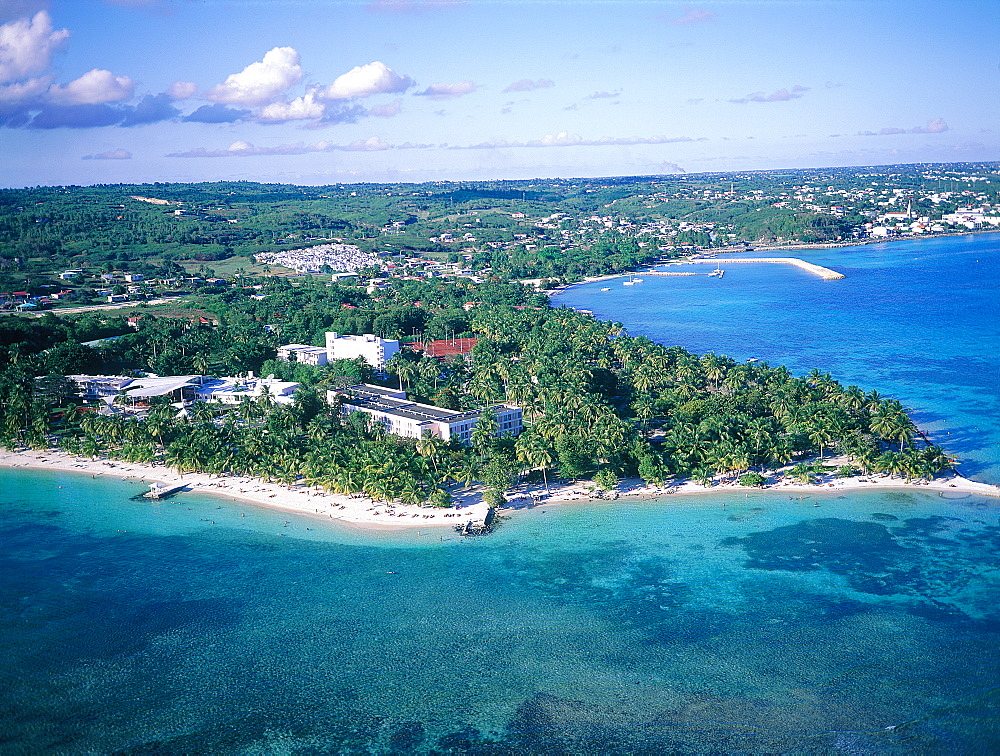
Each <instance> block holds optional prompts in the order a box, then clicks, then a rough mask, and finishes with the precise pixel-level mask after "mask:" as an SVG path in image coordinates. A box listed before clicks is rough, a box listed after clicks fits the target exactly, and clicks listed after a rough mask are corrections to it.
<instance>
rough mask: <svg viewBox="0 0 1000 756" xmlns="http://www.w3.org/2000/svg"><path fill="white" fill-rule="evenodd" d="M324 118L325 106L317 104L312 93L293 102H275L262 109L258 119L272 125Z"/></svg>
mask: <svg viewBox="0 0 1000 756" xmlns="http://www.w3.org/2000/svg"><path fill="white" fill-rule="evenodd" d="M322 117H323V104H322V103H319V102H316V98H315V96H314V95H313V93H312V92H307V93H306V94H305V95H304V96H302V97H296V98H295V99H294V100H292V101H291V102H273V103H271V104H270V105H267V106H265V107H263V108H261V110H260V112H259V113H257V119H258V120H260V121H267V122H270V123H279V122H282V121H306V120H314V119H316V118H322Z"/></svg>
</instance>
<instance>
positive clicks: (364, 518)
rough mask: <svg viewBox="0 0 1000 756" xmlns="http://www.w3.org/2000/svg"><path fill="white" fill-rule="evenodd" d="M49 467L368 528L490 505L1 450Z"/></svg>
mask: <svg viewBox="0 0 1000 756" xmlns="http://www.w3.org/2000/svg"><path fill="white" fill-rule="evenodd" d="M4 468H12V469H14V468H16V469H28V470H51V471H53V472H68V473H75V474H83V475H87V474H89V475H90V476H91V477H97V476H109V477H113V478H119V479H122V480H133V479H134V480H135V481H136V482H139V483H145V484H149V483H153V482H157V483H163V484H167V485H170V486H178V485H184V486H186V487H189V488H190V492H192V493H207V494H213V495H218V496H224V497H226V498H228V499H233V500H236V501H244V502H247V503H250V504H256V505H258V506H262V507H268V508H270V509H277V510H281V511H286V512H295V513H297V514H305V515H311V516H313V517H319V518H321V519H326V520H336V521H338V522H340V523H342V524H348V525H355V526H358V527H362V528H365V529H370V530H398V529H409V528H428V527H437V528H440V527H454V526H456V525H459V526H461V525H465V524H466V523H472V524H474V525H476V524H481V523H482V522H483V521H484V520H485V518H486V515H487V512H488V509H489V508H488V507H487V506H486V504H485V503H483V501H482V500H481V497H480V493H479V489H470V490H468V491H464V490H453V491H452V494H453V496H454V499H455V501H454V504H453V505H452V506H451V507H448V508H437V507H419V506H415V505H409V504H400V503H398V502H377V501H374V500H372V499H369V498H367V497H362V496H354V497H352V496H348V495H346V494H336V493H327V492H325V491H322V490H321V489H316V488H314V487H312V486H307V485H305V484H302V483H298V484H295V485H285V484H282V483H268V482H266V481H263V480H259V479H257V478H249V477H246V476H223V477H215V476H211V475H208V474H207V473H184V474H183V475H182V474H180V473H178V472H176V471H175V470H173V469H172V468H169V467H164V466H162V465H141V464H134V463H131V462H121V461H118V460H113V459H98V460H90V459H86V458H84V457H74V456H72V455H70V454H67V453H66V452H64V451H61V450H59V449H45V450H36V449H26V450H21V451H11V450H8V449H0V469H4Z"/></svg>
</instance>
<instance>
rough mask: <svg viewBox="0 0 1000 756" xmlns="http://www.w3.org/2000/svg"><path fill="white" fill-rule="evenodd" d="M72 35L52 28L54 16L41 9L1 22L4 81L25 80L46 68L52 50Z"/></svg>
mask: <svg viewBox="0 0 1000 756" xmlns="http://www.w3.org/2000/svg"><path fill="white" fill-rule="evenodd" d="M68 37H69V31H68V30H66V29H60V30H59V31H53V30H52V18H51V17H50V16H49V14H48V12H46V11H39V12H38V13H36V14H35V16H34V18H32V19H31V20H28V19H27V18H22V19H19V20H17V21H11V22H10V23H7V24H4V25H3V26H0V83H4V84H5V83H8V82H17V81H23V80H24V79H27V78H29V77H31V76H33V75H35V74H38V73H41V72H43V71H45V70H46V69H47V68H48V67H49V65H50V63H51V62H52V53H53V52H54V51H55V50H56V48H57V47H59V45H60V44H61V43H62V42H63V41H65V40H66V39H67V38H68Z"/></svg>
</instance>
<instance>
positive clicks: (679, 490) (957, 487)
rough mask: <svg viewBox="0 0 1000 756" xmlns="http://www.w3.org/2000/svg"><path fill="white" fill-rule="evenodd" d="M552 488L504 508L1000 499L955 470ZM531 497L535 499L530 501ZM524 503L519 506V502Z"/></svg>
mask: <svg viewBox="0 0 1000 756" xmlns="http://www.w3.org/2000/svg"><path fill="white" fill-rule="evenodd" d="M826 461H827V462H828V463H830V464H834V463H833V461H832V460H826ZM549 489H550V493H549V494H547V495H546V494H545V489H544V486H542V485H541V484H537V485H536V484H532V485H531V486H529V487H516V488H515V490H516V491H518V493H515V494H513V495H512V496H510V497H509V503H510V504H511V506H509V507H506V508H505V510H504V511H508V510H516V509H519V508H522V507H524V506H543V505H545V504H564V503H568V502H573V501H577V502H586V501H618V500H625V501H629V500H633V501H643V500H647V499H661V498H666V497H668V496H673V495H676V494H680V495H704V494H717V495H718V494H736V493H744V494H749V493H785V492H787V493H789V494H797V495H805V494H822V493H844V492H857V491H871V490H879V489H894V490H906V491H927V492H930V491H934V492H937V493H938V494H942V495H943V494H949V493H950V494H963V495H979V496H990V497H993V498H1000V486H996V485H992V484H990V483H980V482H978V481H974V480H969V479H968V478H963V477H962V476H961V475H958V474H957V473H954V472H952V473H951V474H949V475H947V476H946V477H938V478H934V479H932V480H930V481H912V482H907V481H905V480H903V479H901V478H895V477H892V476H890V475H881V474H871V475H861V474H858V475H853V476H851V477H849V478H835V477H833V476H832V475H827V476H824V477H823V478H822V479H821V480H819V481H817V482H816V483H795V482H792V481H785V480H782V479H772V480H770V481H769V482H768V483H767V484H765V485H763V486H741V485H740V484H739V483H737V482H735V481H729V480H726V481H722V482H719V483H715V484H714V485H712V486H703V485H701V484H700V483H696V482H694V481H692V480H682V481H679V482H677V483H674V484H665V485H663V486H655V485H647V484H645V483H644V482H643V481H642V480H641V479H639V478H629V479H626V480H623V481H621V482H620V483H619V484H618V486H617V487H616V488H615V489H613V490H611V491H608V492H606V493H604V494H599V493H597V491H596V488H595V487H594V486H593V484H592V483H590V482H586V481H585V482H577V483H567V484H560V485H550V486H549ZM791 498H795V497H791ZM945 498H947V497H945ZM956 498H957V497H956ZM963 498H964V496H963ZM529 499H530V503H529V501H528V500H529ZM519 503H520V506H518V504H519Z"/></svg>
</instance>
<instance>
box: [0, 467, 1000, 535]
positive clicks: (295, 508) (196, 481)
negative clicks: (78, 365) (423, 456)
mask: <svg viewBox="0 0 1000 756" xmlns="http://www.w3.org/2000/svg"><path fill="white" fill-rule="evenodd" d="M839 461H840V462H842V463H845V464H846V460H839ZM825 462H827V463H828V464H837V462H838V460H825ZM2 467H14V468H16V467H20V468H31V469H36V470H56V471H63V472H72V473H79V474H86V475H92V476H111V477H115V478H122V479H126V480H135V481H138V482H143V483H147V484H148V483H153V482H158V483H163V484H167V485H170V486H175V485H181V484H183V485H185V486H187V487H189V490H192V491H201V492H204V493H210V494H217V495H220V496H228V497H229V498H232V499H238V500H241V501H247V502H251V503H253V504H257V505H260V506H264V507H271V508H274V509H279V510H284V511H289V512H298V513H301V514H306V515H312V516H314V517H322V518H326V519H334V520H339V521H341V522H344V523H350V524H352V525H357V526H360V527H365V528H375V529H394V528H414V527H419V528H426V527H430V526H451V527H454V526H456V525H458V526H461V525H465V524H466V523H473V524H481V523H482V522H483V521H484V519H485V517H486V514H487V511H488V507H487V506H486V504H485V503H484V502H483V501H482V499H481V495H480V493H481V492H480V490H479V489H477V488H472V489H469V490H465V489H455V490H453V491H452V495H453V496H454V498H455V501H454V505H453V506H452V507H450V508H447V509H438V508H433V507H418V506H408V505H403V504H399V503H393V502H389V503H387V502H376V501H373V500H372V499H369V498H365V497H361V496H357V497H352V496H346V495H343V494H332V493H326V492H324V491H321V490H318V489H315V488H312V487H309V486H305V485H302V484H298V485H293V486H286V485H283V484H280V483H267V482H265V481H262V480H258V479H256V478H248V477H238V476H223V477H216V476H211V475H206V474H204V473H186V474H184V475H181V474H179V473H177V472H176V471H174V470H172V469H170V468H167V467H163V466H162V465H156V466H152V465H137V464H130V463H127V462H119V461H116V460H89V459H84V458H81V457H74V456H72V455H69V454H66V453H65V452H61V451H58V450H52V449H49V450H30V449H29V450H22V451H8V450H3V449H0V468H2ZM779 472H780V471H779ZM879 488H883V489H884V488H894V489H904V490H917V491H936V492H938V493H939V494H942V495H945V496H947V495H952V496H955V497H958V496H961V495H967V494H979V495H983V496H994V497H998V498H1000V486H994V485H989V484H987V483H978V482H976V481H972V480H968V479H966V478H963V477H961V476H960V475H955V474H949V475H946V476H942V477H939V478H936V479H934V480H932V481H930V482H927V481H920V482H911V483H908V482H906V481H905V480H902V479H901V478H898V477H891V476H887V475H856V476H853V477H850V478H835V477H832V476H827V477H825V478H822V479H820V480H819V481H817V483H815V484H808V485H804V484H800V483H794V482H786V481H783V480H780V479H779V478H778V476H777V475H774V474H772V476H771V479H770V480H769V482H768V483H767V484H766V485H765V487H764V488H751V487H747V486H740V485H739V484H737V483H734V482H722V483H716V484H715V485H712V486H703V485H701V484H699V483H695V482H693V481H684V482H681V483H678V484H668V485H664V486H653V485H646V484H645V483H644V482H643V481H642V480H641V479H638V478H634V479H628V480H624V481H622V482H621V483H619V485H618V486H617V487H616V488H615V489H614V490H612V491H607V492H604V493H600V492H598V491H597V489H596V488H595V486H594V485H593V484H592V483H590V482H576V483H557V484H552V483H550V485H549V491H548V492H546V490H545V487H544V486H543V485H542V484H541V483H536V484H530V485H527V484H520V485H517V486H515V487H514V489H513V490H512V491H511V492H510V493H509V494H508V497H507V498H508V501H509V507H508V508H507V511H510V510H516V509H522V508H526V507H535V506H544V505H549V504H561V503H567V502H587V501H594V500H608V499H619V500H623V501H629V500H632V501H635V500H642V499H661V498H665V497H667V496H670V495H673V494H685V495H689V494H722V493H747V494H749V493H760V492H761V491H769V492H775V491H779V492H787V493H788V495H789V498H799V497H803V496H806V495H813V494H830V493H837V492H843V491H859V490H874V489H879Z"/></svg>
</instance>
